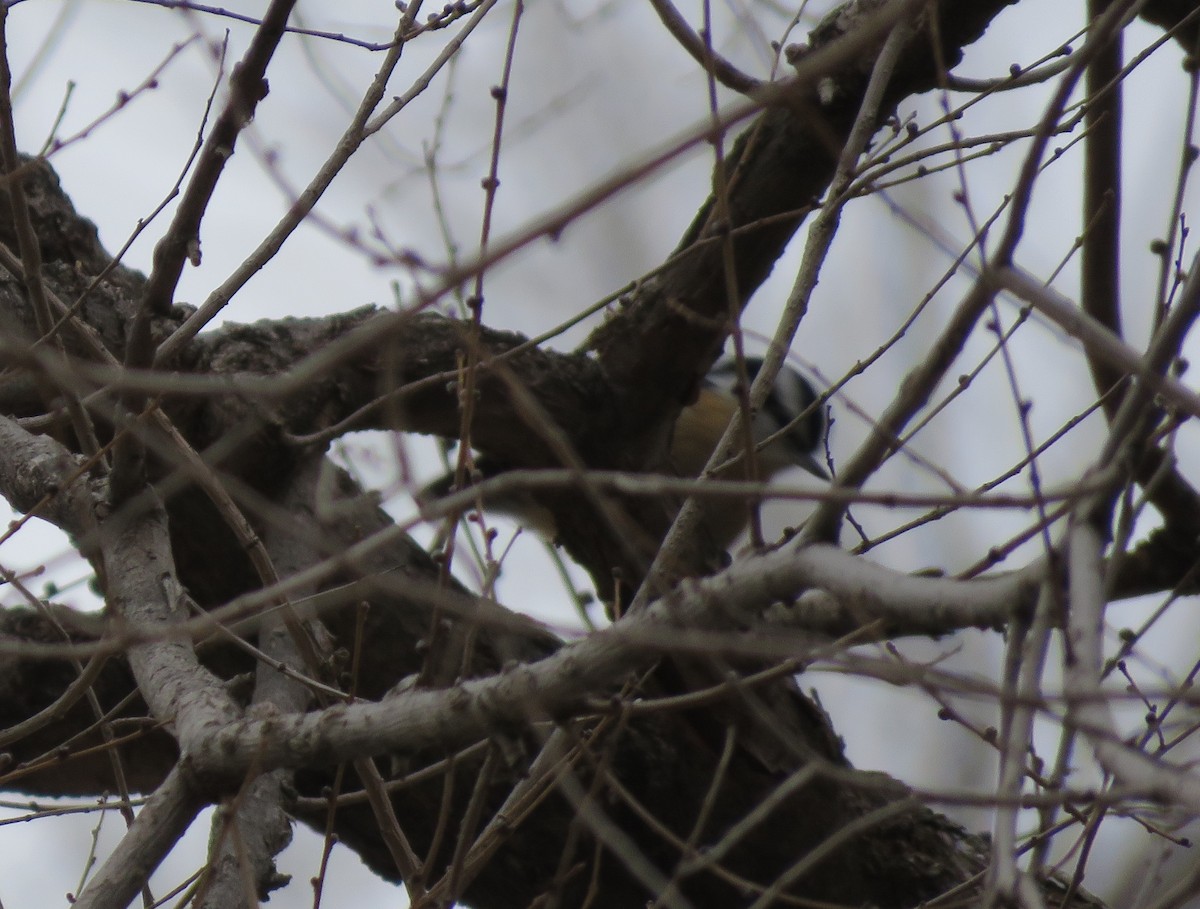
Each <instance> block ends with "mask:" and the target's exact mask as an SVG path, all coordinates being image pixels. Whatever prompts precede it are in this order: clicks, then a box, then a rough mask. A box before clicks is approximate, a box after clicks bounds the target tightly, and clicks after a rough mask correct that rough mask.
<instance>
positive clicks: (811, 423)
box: [419, 357, 830, 548]
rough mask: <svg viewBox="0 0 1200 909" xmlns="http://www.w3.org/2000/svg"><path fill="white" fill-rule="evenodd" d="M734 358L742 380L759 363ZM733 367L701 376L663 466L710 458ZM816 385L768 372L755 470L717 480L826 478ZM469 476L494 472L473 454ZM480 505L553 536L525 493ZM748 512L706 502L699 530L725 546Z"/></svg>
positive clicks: (549, 519) (728, 410) (681, 467)
mask: <svg viewBox="0 0 1200 909" xmlns="http://www.w3.org/2000/svg"><path fill="white" fill-rule="evenodd" d="M742 364H743V367H744V369H745V375H746V378H747V380H748V381H749V382H751V383H753V381H754V378H755V377H756V376H757V375H758V373H759V372H760V370H761V369H762V366H763V360H762V359H761V358H759V357H744V358H743V359H742ZM739 381H740V371H739V369H738V363H737V361H736V360H735V359H733V358H729V357H726V358H723V359H721V360H719V361H717V363H716V365H715V366H714V367H713V368H712V369H711V370H710V371H709V373H708V375H707V376H706V377H705V379H704V381H703V382H702V383H701V386H700V390H699V393H698V395H697V398H696V401H695V402H694V403H693V404H690V405H689V406H687V407H685V408H683V410H682V411H681V412H680V414H679V417H678V419H677V420H676V422H675V427H674V430H673V432H672V436H671V443H670V448H669V454H668V458H667V461H668V465H669V467H670V469H671V470H672V471H673V472H674V473H675V474H676V475H678V476H680V477H698V476H699V475H700V473H701V472H702V471H703V470H704V468H705V466H706V465H707V464H708V461H709V459H710V458H711V457H712V454H713V452H714V451H715V449H716V447H717V444H718V443H719V442H720V440H721V436H722V435H724V433H725V428H726V427H727V426H728V425H729V422H730V420H732V419H733V417H734V415H735V414H736V413H737V412H738V410H739V409H740V407H741V395H740V394H739V393H738V390H737V389H738V382H739ZM817 398H818V395H817V392H816V390H815V388H814V387H813V385H812V383H811V382H810V381H809V380H808V379H807V378H806V377H805V376H804V375H802V374H801V373H800V372H798V371H797V370H796V369H794V368H792V367H791V366H789V365H784V366H783V368H782V369H781V370H780V371H779V373H778V375H777V376H776V378H775V382H774V384H773V385H772V387H771V391H770V393H769V394H768V395H767V398H766V400H765V402H764V403H763V406H762V407H761V408H760V409H759V410H758V412H757V413H755V414H754V418H753V422H752V424H751V432H752V435H753V438H754V440H755V442H756V443H757V444H758V445H759V448H757V449H756V453H755V458H754V461H753V463H754V465H755V468H756V471H757V475H756V476H755V477H749V476H748V474H747V471H748V469H749V464H750V461H749V459H747V458H744V457H743V458H740V459H737V460H736V461H735V463H734V464H732V465H730V466H728V467H726V468H724V469H722V470H720V471H718V472H717V473H716V474H715V477H716V478H717V479H722V480H745V479H756V480H759V481H762V482H766V481H769V480H771V479H772V478H773V477H775V476H776V475H777V474H779V473H781V472H782V471H784V470H788V469H790V468H793V467H799V468H800V469H802V470H804V471H806V472H807V473H809V474H811V475H813V476H815V477H817V478H819V479H821V480H824V481H826V482H828V481H829V479H830V478H829V474H828V472H827V471H826V470H825V468H824V467H822V465H821V463H820V461H818V460H817V453H818V451H819V450H820V449H822V448H823V446H824V443H825V439H826V435H827V433H828V422H827V418H826V412H825V407H824V406H816V405H817ZM477 467H478V471H477V475H482V476H484V477H487V476H491V475H493V474H495V473H498V472H500V471H497V470H495V469H492V466H491V465H490V464H489V462H488V461H487V460H486V459H484V458H480V459H479V461H478V462H477ZM452 486H453V476H452V475H447V476H443V477H441V478H439V479H438V480H435V481H434V482H433V483H430V484H429V485H427V486H426V487H425V488H424V489H423V490H422V492H421V493H420V495H419V498H420V499H421V500H422V501H424V502H434V501H436V500H437V499H438V498H440V497H442V496H444V495H446V494H447V493H449V492H450V490H451V488H452ZM482 504H483V507H484V508H485V509H486V510H488V511H491V512H495V513H497V514H502V515H504V516H506V517H510V518H513V519H514V520H516V521H517V522H518V523H519V524H521V525H522V526H524V527H526V528H528V529H530V530H533V531H535V532H536V533H538V534H539V535H540V536H542V537H543V538H545V539H546V540H548V541H550V542H554V540H555V536H556V528H555V521H554V515H553V513H552V512H551V511H550V509H548V508H545V507H544V506H542V505H540V504H538V503H537V502H536V501H535V499H534V497H533V496H531V495H522V494H513V493H511V492H507V491H506V492H505V493H504V494H497V495H492V496H488V497H487V498H486V499H484V501H483V503H482ZM749 519H750V508H749V505H748V503H747V502H746V501H745V500H741V499H737V498H733V497H728V496H725V497H721V498H719V499H713V500H712V501H710V502H708V503H706V506H705V520H704V523H705V525H706V530H707V532H708V534H709V536H710V538H711V539H712V540H713V541H714V542H715V543H717V545H718V546H720V547H721V548H728V547H729V545H730V544H731V543H732V542H733V541H734V539H736V537H737V536H738V534H739V533H740V532H741V531H742V530H744V529H745V527H746V525H747V524H748V523H749Z"/></svg>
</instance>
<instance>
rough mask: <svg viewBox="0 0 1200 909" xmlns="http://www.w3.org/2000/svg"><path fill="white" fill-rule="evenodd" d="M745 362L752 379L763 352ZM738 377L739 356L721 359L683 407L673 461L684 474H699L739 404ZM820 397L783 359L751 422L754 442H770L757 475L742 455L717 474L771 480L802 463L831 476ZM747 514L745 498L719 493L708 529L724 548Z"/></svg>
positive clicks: (708, 509) (707, 515) (758, 460)
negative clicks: (824, 457)
mask: <svg viewBox="0 0 1200 909" xmlns="http://www.w3.org/2000/svg"><path fill="white" fill-rule="evenodd" d="M744 363H745V368H746V379H747V381H749V382H750V383H753V382H754V379H755V377H756V376H757V375H758V373H759V370H761V369H762V365H763V361H762V359H761V358H759V357H746V358H745V360H744ZM738 381H739V374H738V366H737V362H736V361H735V360H732V359H729V358H726V359H723V360H720V361H718V362H717V364H716V365H715V366H714V367H713V368H712V370H711V371H710V372H709V373H708V375H707V376H706V377H705V381H704V385H703V386H701V388H700V395H699V397H698V398H697V400H696V403H695V404H692V405H691V406H690V407H686V408H684V409H683V411H681V412H680V414H679V419H678V420H677V421H676V423H675V433H674V436H673V437H672V439H671V465H672V466H673V467H674V468H675V470H676V471H677V472H678V473H679V475H680V476H686V477H695V476H699V475H700V472H701V471H702V470H704V467H705V465H707V464H708V460H709V458H711V457H712V454H713V451H714V450H715V449H716V447H717V443H718V442H720V441H721V436H722V435H724V434H725V427H727V426H728V425H729V421H730V420H732V419H733V416H734V414H735V413H737V411H738V408H739V406H740V403H739V399H740V397H741V396H740V395H739V394H738V392H737V384H738ZM816 400H817V393H816V391H815V390H814V389H813V387H812V384H811V383H809V381H808V379H806V378H805V377H804V376H802V375H801V374H800V373H798V372H797V371H796V370H794V369H792V368H791V367H790V366H786V365H785V366H784V367H783V368H782V369H781V370H780V371H779V374H778V375H777V376H776V377H775V384H774V385H773V386H772V387H771V391H770V392H769V393H768V395H767V398H766V400H765V401H764V402H763V406H762V408H761V409H760V410H759V411H758V412H757V413H755V414H754V422H753V424H752V425H751V435H752V436H753V438H754V441H755V443H757V444H758V445H760V446H762V445H763V444H764V443H767V444H766V445H765V447H761V448H759V449H758V450H757V451H756V454H755V461H754V463H755V465H756V467H757V471H758V473H757V476H755V477H753V478H751V477H748V476H747V469H748V464H749V461H748V460H747V459H745V458H742V459H741V461H740V462H739V465H738V466H734V467H731V468H729V469H728V470H726V471H722V472H721V473H719V474H718V475H717V477H718V478H719V479H724V480H742V479H757V480H761V481H763V482H767V481H769V480H770V479H771V478H773V477H774V476H775V475H776V474H778V473H781V472H782V471H784V470H788V469H789V468H792V467H799V468H801V469H803V470H805V471H807V472H808V473H810V474H812V475H813V476H815V477H818V478H820V479H822V480H826V481H827V480H829V474H828V473H827V472H826V471H825V469H824V468H823V467H822V466H821V464H820V462H819V461H818V460H817V452H818V451H819V449H820V448H821V446H822V444H823V443H824V441H825V435H826V432H827V430H828V426H827V424H826V421H825V409H824V407H814V406H813V405H814V404H815V403H816ZM776 436H777V438H776ZM768 440H771V441H770V442H769V443H768ZM749 520H750V508H749V505H748V503H747V502H745V501H738V500H737V499H717V500H713V501H711V502H709V503H707V505H706V506H705V512H704V526H705V529H706V531H707V533H708V534H709V536H710V537H711V539H712V540H713V542H715V543H716V544H717V545H718V546H720V547H721V548H722V549H727V548H728V547H729V546H730V544H731V543H733V541H734V539H735V538H736V537H737V535H738V534H739V533H741V532H742V531H743V530H745V528H746V525H747V524H748V523H749Z"/></svg>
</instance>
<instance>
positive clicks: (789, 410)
mask: <svg viewBox="0 0 1200 909" xmlns="http://www.w3.org/2000/svg"><path fill="white" fill-rule="evenodd" d="M745 363H746V376H747V378H748V379H749V380H750V381H751V382H753V381H754V379H755V377H756V376H757V375H758V371H759V370H760V369H761V368H762V363H763V361H762V359H761V358H759V357H746V361H745ZM708 381H709V383H710V384H711V385H713V386H715V387H717V388H721V389H724V390H725V391H727V392H729V393H730V394H732V393H733V391H734V389H735V388H736V386H737V381H738V368H737V363H736V362H734V361H733V360H722V361H721V362H720V363H718V364H717V365H716V366H715V367H714V368H713V370H712V372H711V373H709V376H708ZM816 399H817V393H816V391H815V390H814V389H813V387H812V384H811V383H810V382H809V381H808V380H807V379H806V378H805V377H804V376H802V375H801V374H800V373H798V372H796V370H794V369H792V368H791V367H790V366H787V365H785V366H784V367H783V369H782V370H780V372H779V375H778V376H777V377H776V379H775V386H774V387H773V388H772V389H771V393H770V394H769V395H768V396H767V400H766V401H765V402H764V403H763V408H762V412H761V413H759V415H758V416H757V417H756V418H755V421H754V434H755V435H756V436H758V437H759V438H762V439H765V438H767V437H768V436H770V435H772V434H774V433H775V432H778V431H779V430H781V429H783V428H784V427H785V426H787V425H789V424H790V423H791V422H792V421H793V420H794V419H795V418H796V417H797V416H798V415H799V414H801V413H802V412H804V411H805V410H807V409H808V408H809V407H810V406H811V405H812V403H813V402H814V401H815V400H816ZM824 435H825V408H824V407H818V408H814V409H813V411H812V413H810V414H809V415H808V416H807V417H805V418H804V420H802V421H801V422H800V423H798V424H796V425H795V426H793V427H792V429H791V431H790V432H788V433H787V435H785V436H784V437H783V438H782V439H781V440H780V442H781V444H783V445H785V446H786V447H787V448H788V449H790V450H791V451H792V452H794V454H795V456H796V457H797V458H809V457H811V455H813V453H814V452H815V451H816V449H817V447H818V446H819V445H820V444H821V440H822V438H823V437H824Z"/></svg>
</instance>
